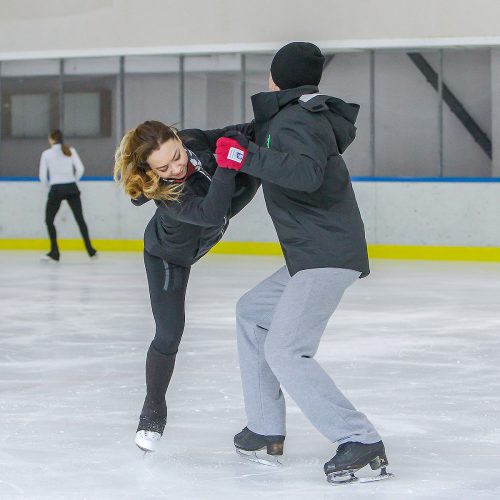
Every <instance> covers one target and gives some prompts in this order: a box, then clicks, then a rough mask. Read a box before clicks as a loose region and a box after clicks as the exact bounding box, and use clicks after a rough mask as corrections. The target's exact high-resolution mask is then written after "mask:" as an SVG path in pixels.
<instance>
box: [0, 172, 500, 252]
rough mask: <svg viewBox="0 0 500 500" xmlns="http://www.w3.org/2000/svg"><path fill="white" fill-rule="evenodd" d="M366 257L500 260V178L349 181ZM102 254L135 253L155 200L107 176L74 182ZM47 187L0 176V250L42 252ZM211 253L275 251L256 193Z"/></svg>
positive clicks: (67, 242) (65, 244)
mask: <svg viewBox="0 0 500 500" xmlns="http://www.w3.org/2000/svg"><path fill="white" fill-rule="evenodd" d="M353 185H354V190H355V192H356V196H357V199H358V203H359V206H360V210H361V213H362V216H363V220H364V223H365V228H366V235H367V241H368V243H369V247H370V254H371V256H372V257H382V258H384V257H387V258H411V259H436V260H486V261H500V202H499V200H500V178H487V179H479V178H467V179H466V178H463V179H462V178H407V179H401V178H375V179H374V178H369V177H368V178H362V177H361V178H354V179H353ZM79 186H80V190H81V192H82V202H83V207H84V214H85V218H86V220H87V223H88V226H89V230H90V235H91V238H92V239H93V240H94V241H95V243H96V246H97V248H99V249H100V250H114V251H116V250H137V251H138V250H141V248H142V234H143V231H144V228H145V225H146V223H147V221H148V220H149V218H150V217H151V215H152V214H153V212H154V209H155V206H154V204H153V203H148V204H147V205H144V206H143V207H134V206H133V205H132V204H131V203H130V201H129V200H128V198H127V197H126V196H125V195H124V194H123V193H122V192H121V191H120V190H119V189H118V188H117V186H116V185H115V184H114V183H113V182H112V181H111V180H110V179H109V178H88V179H84V181H83V182H80V184H79ZM46 194H47V189H46V188H45V187H44V186H42V185H41V184H40V183H39V182H38V181H36V180H35V179H32V178H22V179H21V178H18V179H16V178H3V179H0V249H30V250H34V249H39V250H43V249H45V248H47V245H48V241H47V233H46V228H45V224H44V210H45V201H46ZM56 225H57V230H58V237H59V238H60V240H61V248H62V249H68V250H72V249H74V250H78V249H81V248H83V246H81V243H80V241H79V237H80V236H79V233H78V228H77V226H76V224H75V221H74V219H73V217H72V214H71V212H70V210H69V207H68V206H67V205H66V204H63V206H62V207H61V210H60V212H59V213H58V215H57V218H56ZM215 251H218V252H222V253H226V252H227V253H242V254H277V253H280V250H279V245H278V243H277V237H276V233H275V231H274V227H273V225H272V222H271V219H270V217H269V215H268V214H267V211H266V208H265V204H264V200H263V196H262V192H261V191H259V193H258V194H257V196H256V197H255V199H254V200H253V201H252V203H251V204H250V205H249V206H248V207H247V208H246V209H245V210H244V211H243V212H242V213H241V214H240V215H238V216H237V217H236V218H235V219H234V220H232V223H231V224H230V227H229V229H228V231H227V232H226V235H225V237H224V239H223V241H222V242H221V243H219V245H217V247H216V249H215Z"/></svg>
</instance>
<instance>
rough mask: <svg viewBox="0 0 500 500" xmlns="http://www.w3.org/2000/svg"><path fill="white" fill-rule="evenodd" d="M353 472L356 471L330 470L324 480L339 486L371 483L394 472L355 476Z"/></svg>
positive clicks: (388, 477)
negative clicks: (340, 471) (339, 471)
mask: <svg viewBox="0 0 500 500" xmlns="http://www.w3.org/2000/svg"><path fill="white" fill-rule="evenodd" d="M354 472H356V471H346V472H345V474H340V473H337V474H336V473H335V472H331V473H330V474H328V475H327V476H326V480H327V481H328V482H329V483H330V484H332V485H334V486H339V485H342V484H353V483H373V482H374V481H382V480H384V479H391V478H393V477H394V474H391V473H390V472H381V473H380V474H379V475H378V476H366V477H356V476H355V475H354Z"/></svg>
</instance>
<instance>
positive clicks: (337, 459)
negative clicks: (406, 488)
mask: <svg viewBox="0 0 500 500" xmlns="http://www.w3.org/2000/svg"><path fill="white" fill-rule="evenodd" d="M368 464H370V467H371V468H372V470H377V469H380V470H381V474H380V476H378V477H376V478H368V479H364V481H366V480H370V479H371V480H376V479H383V478H386V477H392V474H388V473H387V472H386V470H385V468H386V467H387V465H389V463H388V461H387V456H386V454H385V448H384V443H382V441H378V442H377V443H373V444H363V443H356V442H352V441H349V442H347V443H342V444H341V445H340V446H339V447H338V448H337V453H336V454H335V456H334V457H333V458H332V459H331V460H329V461H328V462H327V463H326V464H325V466H324V470H325V474H326V475H327V476H328V481H329V482H332V483H341V482H352V481H355V480H357V479H358V478H356V477H355V476H354V473H355V472H356V471H357V470H359V469H362V468H363V467H365V466H366V465H368Z"/></svg>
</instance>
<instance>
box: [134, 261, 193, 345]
mask: <svg viewBox="0 0 500 500" xmlns="http://www.w3.org/2000/svg"><path fill="white" fill-rule="evenodd" d="M144 265H145V267H146V275H147V277H148V284H149V296H150V298H151V309H152V311H153V317H154V320H155V323H156V332H155V336H154V339H153V342H152V345H153V347H154V348H155V349H156V350H157V351H159V352H160V353H162V354H175V353H177V350H178V348H179V344H180V342H181V337H182V334H183V332H184V323H185V312H184V303H185V298H186V288H187V284H188V280H189V272H190V270H191V268H190V267H181V266H176V265H174V264H170V263H169V262H166V261H164V260H162V259H160V258H158V257H154V256H152V255H150V254H149V253H147V252H144Z"/></svg>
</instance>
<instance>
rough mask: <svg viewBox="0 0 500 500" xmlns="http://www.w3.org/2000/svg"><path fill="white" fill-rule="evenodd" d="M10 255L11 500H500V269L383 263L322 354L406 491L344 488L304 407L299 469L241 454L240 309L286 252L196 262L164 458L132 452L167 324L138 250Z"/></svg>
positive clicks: (394, 486)
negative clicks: (334, 480) (153, 345)
mask: <svg viewBox="0 0 500 500" xmlns="http://www.w3.org/2000/svg"><path fill="white" fill-rule="evenodd" d="M38 257H39V255H38V254H36V253H32V252H6V251H4V252H0V312H1V318H2V319H1V322H0V498H1V499H2V500H3V499H21V498H30V499H31V498H43V499H45V498H47V499H149V498H172V499H178V498H179V499H198V498H199V499H216V498H217V499H253V498H282V499H320V498H325V499H326V498H328V499H330V498H342V499H358V498H360V499H364V498H377V499H383V500H387V499H395V500H396V499H397V500H400V499H402V498H411V499H433V498H442V499H456V498H464V499H482V498H485V499H486V498H488V499H490V498H491V499H494V498H495V499H496V498H500V417H499V415H500V265H499V264H474V263H435V262H404V261H381V260H380V261H373V262H372V268H373V272H372V275H371V276H370V277H369V278H367V279H364V280H360V281H359V282H358V283H357V284H355V285H354V286H353V287H352V288H351V289H350V290H349V291H348V293H347V294H346V296H345V297H344V300H343V302H342V304H341V307H340V309H339V310H338V311H337V313H336V314H335V316H334V317H333V318H332V320H331V322H330V323H329V326H328V329H327V333H326V334H325V338H324V340H323V343H322V345H321V347H320V351H319V353H318V356H317V358H318V360H320V362H322V363H323V365H324V366H325V368H326V369H327V370H328V371H329V372H330V373H331V375H332V376H333V377H334V379H335V380H336V382H337V384H338V385H339V386H340V387H341V388H342V389H343V390H344V391H345V393H346V394H347V395H348V397H350V398H351V400H352V401H353V403H354V404H355V405H356V406H358V407H359V408H360V409H361V410H362V411H364V412H365V413H367V414H368V415H369V417H370V419H371V420H372V421H373V422H374V423H375V424H376V426H377V427H378V430H379V432H380V433H381V434H382V435H383V437H384V441H385V443H386V448H387V451H388V456H389V461H390V464H391V465H390V470H391V471H392V472H393V473H395V474H396V478H395V479H393V480H390V481H384V482H381V483H371V484H363V485H362V484H359V485H351V486H338V487H334V486H330V485H328V484H327V483H326V481H325V478H324V475H323V472H322V465H323V463H324V461H326V460H328V459H329V458H330V457H331V456H332V455H333V453H334V446H333V445H332V444H331V443H329V442H328V441H327V440H326V439H325V438H323V437H322V436H321V435H319V433H318V432H317V431H316V430H315V429H314V428H313V427H312V426H311V425H310V424H309V422H308V421H307V420H306V419H305V418H304V417H303V416H302V414H301V413H300V412H299V411H298V409H297V407H296V406H295V405H294V404H293V402H292V401H291V400H290V398H288V437H287V441H286V454H285V459H284V466H283V467H282V468H280V469H271V468H267V467H264V466H260V465H257V464H251V463H249V462H246V461H244V460H242V459H241V458H239V457H238V456H237V455H236V454H235V453H234V450H233V447H232V436H233V434H234V433H235V432H237V431H239V430H240V429H241V428H242V427H243V426H244V425H245V419H244V412H243V406H242V404H243V402H242V396H241V391H240V382H239V373H238V361H237V357H236V348H235V339H234V317H233V311H234V304H235V302H236V300H237V298H238V297H239V296H240V295H241V294H242V293H243V292H244V291H245V290H247V289H248V288H250V287H251V286H253V285H254V284H256V283H257V282H258V281H260V280H261V279H262V278H264V277H265V276H267V275H268V274H270V273H271V272H272V271H274V270H275V269H277V268H278V267H279V266H280V265H281V264H282V261H281V259H280V258H274V257H255V258H252V257H231V256H223V255H216V256H209V257H207V258H205V259H204V260H203V261H201V262H199V263H198V264H196V266H195V267H194V268H193V271H192V274H191V282H190V287H189V291H188V311H187V326H186V331H185V336H184V339H183V343H182V345H181V350H180V354H179V356H178V363H177V367H176V372H175V374H174V377H173V381H172V384H171V387H170V389H169V395H168V400H169V408H170V412H169V422H168V424H167V430H166V433H165V436H164V439H163V442H162V443H161V448H160V450H159V451H158V452H157V453H156V454H154V455H151V456H147V457H145V458H144V457H143V455H142V453H140V452H139V451H138V450H137V449H136V448H135V446H134V444H133V439H134V432H135V426H136V423H137V418H138V412H139V410H140V406H141V403H142V399H143V393H144V381H143V370H144V368H143V365H144V356H145V352H146V349H147V346H148V343H149V341H150V337H151V334H152V330H153V322H152V318H151V313H150V309H149V302H148V296H147V289H146V281H145V275H144V270H143V265H142V260H141V255H140V254H135V253H130V254H113V253H103V254H102V255H101V258H100V260H98V261H96V262H93V261H89V260H87V258H86V257H85V255H83V254H81V253H67V254H63V260H62V261H61V262H60V263H59V264H52V263H51V264H42V263H40V262H39V261H38Z"/></svg>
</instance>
